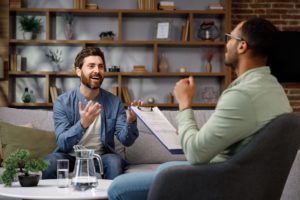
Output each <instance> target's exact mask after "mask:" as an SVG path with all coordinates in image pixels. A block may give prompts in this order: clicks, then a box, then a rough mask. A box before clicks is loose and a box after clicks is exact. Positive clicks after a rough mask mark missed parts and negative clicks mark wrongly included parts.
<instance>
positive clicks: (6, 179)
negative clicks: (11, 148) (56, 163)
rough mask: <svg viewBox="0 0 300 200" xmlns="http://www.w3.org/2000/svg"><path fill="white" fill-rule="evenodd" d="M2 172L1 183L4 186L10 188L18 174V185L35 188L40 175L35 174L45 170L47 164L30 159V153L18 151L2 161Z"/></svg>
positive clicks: (40, 160)
mask: <svg viewBox="0 0 300 200" xmlns="http://www.w3.org/2000/svg"><path fill="white" fill-rule="evenodd" d="M3 166H4V172H3V174H2V176H1V177H0V178H1V181H2V182H3V183H4V184H5V186H11V184H12V182H13V181H14V178H15V176H16V175H17V174H18V179H19V182H20V185H21V186H23V187H30V186H37V184H38V182H39V180H40V175H39V174H37V172H40V171H43V170H45V169H47V167H48V163H47V162H46V161H44V160H42V159H31V158H30V152H29V151H28V150H25V149H18V150H17V151H15V152H13V153H12V154H10V155H9V156H8V157H7V158H6V159H5V160H4V165H3Z"/></svg>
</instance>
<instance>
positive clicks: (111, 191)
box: [108, 161, 189, 200]
mask: <svg viewBox="0 0 300 200" xmlns="http://www.w3.org/2000/svg"><path fill="white" fill-rule="evenodd" d="M177 165H189V163H188V162H187V161H173V162H167V163H164V164H161V165H160V166H159V167H158V168H157V170H156V171H154V172H140V173H129V174H123V175H121V176H118V177H117V178H115V179H114V180H113V182H112V184H111V185H110V187H109V188H108V199H109V200H146V199H147V196H148V192H149V189H150V186H151V184H152V182H153V181H154V179H155V176H156V174H157V173H158V172H160V171H161V170H163V169H165V168H168V167H171V166H177Z"/></svg>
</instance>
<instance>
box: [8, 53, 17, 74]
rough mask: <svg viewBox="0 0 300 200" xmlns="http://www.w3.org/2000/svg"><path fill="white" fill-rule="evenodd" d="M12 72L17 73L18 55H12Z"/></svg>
mask: <svg viewBox="0 0 300 200" xmlns="http://www.w3.org/2000/svg"><path fill="white" fill-rule="evenodd" d="M9 63H10V71H12V72H15V71H17V54H10V62H9Z"/></svg>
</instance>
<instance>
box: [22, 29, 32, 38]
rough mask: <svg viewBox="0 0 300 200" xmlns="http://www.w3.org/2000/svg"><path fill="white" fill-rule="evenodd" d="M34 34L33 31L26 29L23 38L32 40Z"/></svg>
mask: <svg viewBox="0 0 300 200" xmlns="http://www.w3.org/2000/svg"><path fill="white" fill-rule="evenodd" d="M32 36H33V33H32V32H26V31H24V32H23V38H24V40H31V39H32Z"/></svg>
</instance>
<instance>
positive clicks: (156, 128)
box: [131, 106, 183, 154]
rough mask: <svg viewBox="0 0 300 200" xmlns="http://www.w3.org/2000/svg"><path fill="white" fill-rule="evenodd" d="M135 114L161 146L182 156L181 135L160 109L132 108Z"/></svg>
mask: <svg viewBox="0 0 300 200" xmlns="http://www.w3.org/2000/svg"><path fill="white" fill-rule="evenodd" d="M131 109H132V111H133V112H135V113H136V115H137V117H138V118H139V119H140V120H141V121H142V122H143V124H144V125H145V126H146V127H147V128H148V129H149V130H150V131H151V133H152V134H153V135H154V136H156V138H157V139H158V140H159V141H160V142H161V144H162V145H163V146H164V147H165V148H167V149H168V150H169V151H170V152H171V153H172V154H182V153H183V151H182V147H181V144H180V139H179V135H178V134H177V130H176V128H175V127H174V126H173V125H172V124H171V123H170V121H169V120H168V119H167V118H166V117H165V116H164V114H163V113H162V112H161V111H160V110H159V108H158V107H153V108H152V107H150V108H149V107H137V106H131Z"/></svg>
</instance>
